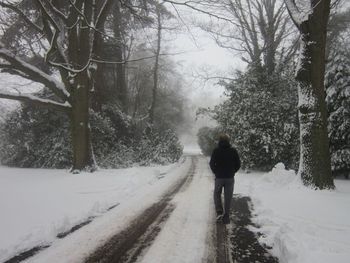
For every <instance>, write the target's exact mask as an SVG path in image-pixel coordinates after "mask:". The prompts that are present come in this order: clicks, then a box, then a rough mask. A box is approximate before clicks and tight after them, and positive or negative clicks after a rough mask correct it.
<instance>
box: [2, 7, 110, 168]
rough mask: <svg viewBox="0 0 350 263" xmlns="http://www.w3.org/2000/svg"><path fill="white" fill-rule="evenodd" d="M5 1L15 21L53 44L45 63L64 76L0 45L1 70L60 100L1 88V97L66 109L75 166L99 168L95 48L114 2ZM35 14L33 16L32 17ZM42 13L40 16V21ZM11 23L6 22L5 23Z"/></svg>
mask: <svg viewBox="0 0 350 263" xmlns="http://www.w3.org/2000/svg"><path fill="white" fill-rule="evenodd" d="M24 2H25V3H27V4H28V3H29V4H30V5H31V6H32V8H29V7H28V5H22V3H23V2H21V1H15V0H14V1H10V0H6V1H5V0H4V1H0V7H1V9H3V10H1V12H5V11H11V12H13V13H14V14H15V15H16V17H17V18H16V19H18V20H21V21H22V23H24V24H25V26H26V27H27V28H30V29H31V30H34V31H35V32H36V33H37V34H38V35H39V36H40V38H39V39H40V41H41V45H42V46H46V47H48V48H47V50H46V54H45V61H46V63H48V64H49V65H50V66H51V67H53V68H56V69H57V71H58V72H59V74H60V80H59V79H57V78H55V77H53V76H52V75H49V74H47V73H45V72H44V71H43V70H41V69H39V68H38V67H35V66H33V65H31V64H29V63H28V62H26V61H25V59H24V58H22V57H19V56H17V55H16V53H17V50H11V47H10V46H6V45H5V44H1V45H0V57H1V58H2V61H1V62H0V63H1V64H0V67H1V69H2V71H5V72H8V73H11V74H14V75H17V76H20V77H23V78H26V79H30V80H32V81H35V82H38V83H41V84H43V85H44V86H45V87H47V88H48V89H50V90H51V91H52V92H53V93H54V94H55V95H56V98H57V100H53V99H45V100H44V99H41V98H39V97H36V96H34V95H27V94H21V93H18V94H17V93H9V92H5V91H0V98H6V99H13V100H19V101H25V102H27V103H29V104H32V105H38V106H45V107H49V108H52V109H56V110H60V111H63V112H65V113H66V114H68V115H69V117H70V126H71V137H72V144H73V168H72V169H73V170H82V169H90V170H91V169H92V170H93V169H94V168H95V162H94V158H93V150H92V146H91V138H90V137H91V135H90V126H89V107H90V105H89V104H90V99H91V92H92V91H93V86H94V82H93V74H94V72H95V70H96V67H97V63H99V60H98V59H97V58H96V57H95V51H96V48H97V46H98V45H99V41H100V40H101V37H99V35H100V34H104V32H103V29H104V23H105V21H106V18H107V15H108V13H109V11H110V9H111V7H112V6H113V4H114V2H115V1H113V0H104V1H96V0H74V1H73V0H67V1H64V2H63V1H50V0H27V1H24ZM33 14H34V15H33ZM36 17H39V19H36ZM3 26H5V27H6V25H3Z"/></svg>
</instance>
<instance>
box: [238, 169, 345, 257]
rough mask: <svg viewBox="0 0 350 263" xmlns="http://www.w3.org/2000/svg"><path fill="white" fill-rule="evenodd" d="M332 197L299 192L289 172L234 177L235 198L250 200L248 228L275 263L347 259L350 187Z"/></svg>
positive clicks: (341, 187) (338, 188)
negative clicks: (257, 235)
mask: <svg viewBox="0 0 350 263" xmlns="http://www.w3.org/2000/svg"><path fill="white" fill-rule="evenodd" d="M335 185H336V190H335V191H314V190H311V189H308V188H305V187H304V186H303V185H302V183H301V180H300V178H298V177H297V176H296V175H295V173H294V172H293V171H286V170H284V169H283V165H281V164H280V165H278V166H277V167H275V168H274V169H273V170H272V171H271V172H270V173H267V174H262V173H251V174H240V175H238V176H237V178H236V189H235V192H236V193H240V194H243V195H249V196H251V197H252V201H253V205H254V209H255V211H254V213H255V214H256V215H255V217H254V222H255V223H257V224H258V225H260V226H262V227H261V228H260V229H257V231H259V232H263V233H264V234H265V237H262V238H261V242H264V243H267V244H268V245H270V246H272V247H273V251H272V253H273V254H274V255H276V256H277V257H278V258H279V259H280V262H282V263H283V262H288V263H310V262H318V263H323V262H325V263H326V262H327V263H328V262H336V263H346V262H349V258H350V181H349V180H335Z"/></svg>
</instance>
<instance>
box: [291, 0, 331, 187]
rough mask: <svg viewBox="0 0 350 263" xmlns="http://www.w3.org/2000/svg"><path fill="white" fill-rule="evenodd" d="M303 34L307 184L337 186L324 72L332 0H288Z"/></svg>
mask: <svg viewBox="0 0 350 263" xmlns="http://www.w3.org/2000/svg"><path fill="white" fill-rule="evenodd" d="M285 3H286V6H287V8H288V12H289V14H290V16H291V18H292V20H293V22H294V24H295V26H296V27H297V28H298V30H299V32H300V35H301V48H300V58H299V67H298V68H297V72H296V80H297V81H298V83H299V87H298V94H299V105H298V109H299V122H300V144H301V150H300V166H299V174H300V175H301V178H302V179H303V182H304V184H305V185H310V186H312V187H316V188H319V189H324V188H334V183H333V178H332V174H331V162H330V153H329V140H328V134H327V108H326V103H325V89H324V72H325V48H326V36H327V23H328V17H329V13H330V7H331V1H330V0H321V1H320V0H309V1H299V2H298V3H297V2H296V1H294V0H285Z"/></svg>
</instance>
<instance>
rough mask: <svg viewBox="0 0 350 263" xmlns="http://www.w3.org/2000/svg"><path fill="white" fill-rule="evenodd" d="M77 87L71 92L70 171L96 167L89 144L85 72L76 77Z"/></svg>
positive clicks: (87, 92) (87, 82)
mask: <svg viewBox="0 0 350 263" xmlns="http://www.w3.org/2000/svg"><path fill="white" fill-rule="evenodd" d="M76 80H77V87H76V89H75V91H74V94H73V101H74V102H73V108H72V112H71V116H70V121H71V134H72V144H73V167H72V171H73V172H74V171H81V170H88V171H94V170H95V169H96V164H95V160H94V158H93V150H92V144H91V133H90V125H89V92H90V85H89V78H88V76H87V72H86V71H84V72H82V73H80V74H79V75H78V76H77V78H76Z"/></svg>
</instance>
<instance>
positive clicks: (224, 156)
mask: <svg viewBox="0 0 350 263" xmlns="http://www.w3.org/2000/svg"><path fill="white" fill-rule="evenodd" d="M209 165H210V168H211V170H212V171H213V173H214V174H215V177H216V178H233V177H234V175H235V173H236V172H237V171H238V170H239V168H241V160H240V159H239V155H238V153H237V150H236V149H235V148H233V147H232V146H231V145H230V143H229V142H228V141H219V143H218V147H216V148H215V149H214V151H213V153H212V155H211V158H210V162H209Z"/></svg>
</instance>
